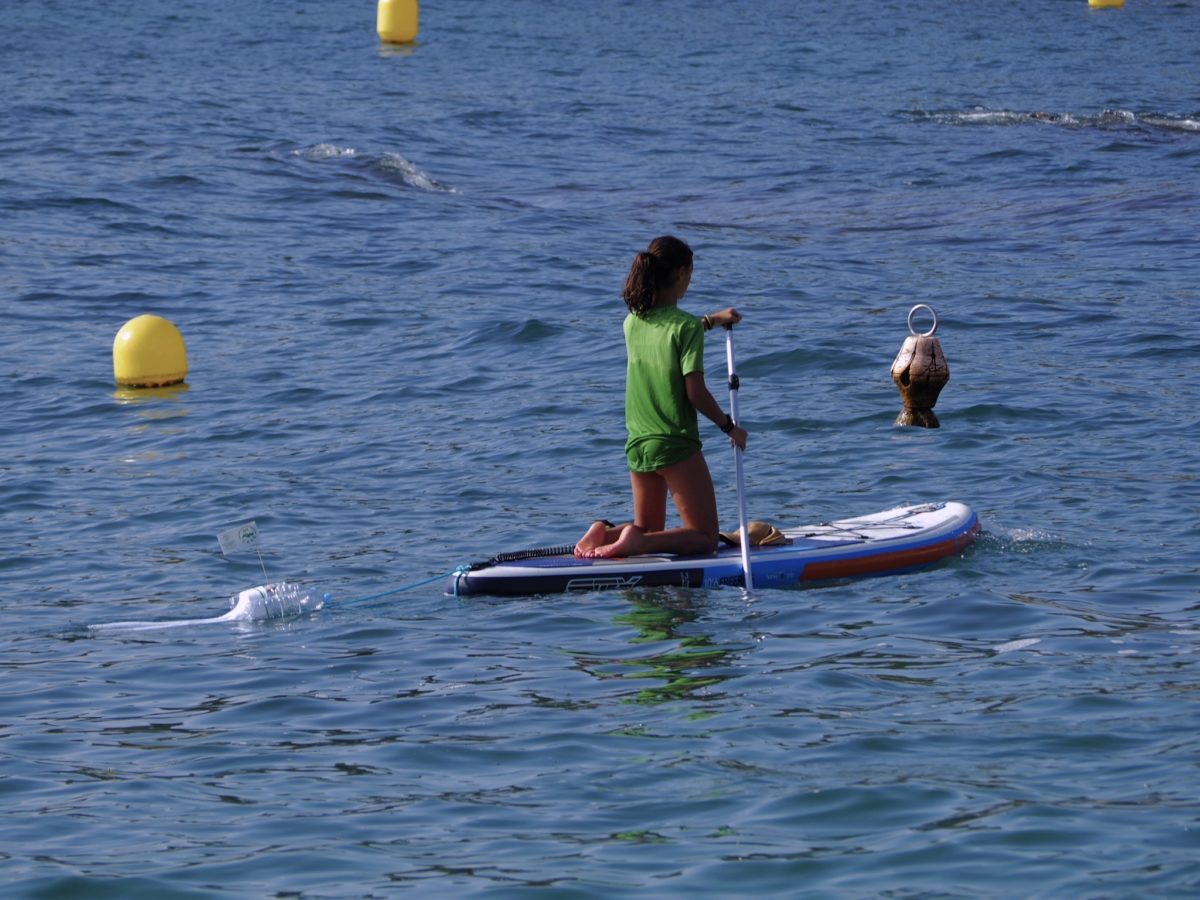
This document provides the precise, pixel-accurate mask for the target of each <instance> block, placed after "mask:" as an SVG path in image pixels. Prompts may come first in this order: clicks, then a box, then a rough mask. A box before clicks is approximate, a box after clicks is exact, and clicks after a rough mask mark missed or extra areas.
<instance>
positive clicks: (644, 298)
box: [621, 235, 692, 318]
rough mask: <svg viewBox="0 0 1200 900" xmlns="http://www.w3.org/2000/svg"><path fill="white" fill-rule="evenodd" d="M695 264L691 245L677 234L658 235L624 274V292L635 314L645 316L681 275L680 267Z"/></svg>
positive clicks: (684, 267)
mask: <svg viewBox="0 0 1200 900" xmlns="http://www.w3.org/2000/svg"><path fill="white" fill-rule="evenodd" d="M691 267H692V248H691V247H689V246H688V245H687V244H685V243H684V242H683V241H681V240H680V239H679V238H677V237H671V236H670V235H665V236H663V237H656V238H655V239H654V240H652V241H651V242H650V246H649V247H647V248H646V249H645V250H643V251H642V252H641V253H639V254H638V255H637V256H635V257H634V258H633V265H632V266H630V267H629V274H628V275H627V276H625V290H624V291H622V292H621V295H622V296H623V297H624V298H625V305H626V306H628V307H629V311H630V312H631V313H633V314H634V315H635V316H641V317H642V318H645V316H646V314H647V313H648V312H650V309H651V308H652V307H653V306H654V297H655V295H656V294H657V293H658V291H659V290H660V289H661V288H664V287H668V286H669V285H670V284H671V282H672V281H674V280H675V279H676V278H678V277H679V271H680V270H681V269H690V268H691Z"/></svg>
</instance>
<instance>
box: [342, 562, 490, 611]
mask: <svg viewBox="0 0 1200 900" xmlns="http://www.w3.org/2000/svg"><path fill="white" fill-rule="evenodd" d="M466 569H467V567H466V566H459V567H458V568H457V569H451V570H450V571H449V572H443V573H442V574H441V575H434V576H433V577H432V578H426V579H424V580H423V581H414V582H413V583H412V584H406V585H403V586H401V587H398V588H392V589H391V590H390V591H380V592H379V593H378V594H368V595H367V596H365V597H355V598H354V599H353V600H339V601H338V606H349V605H350V604H351V603H366V602H367V601H369V600H378V599H379V598H380V597H390V596H391V595H392V594H400V593H403V592H404V591H411V590H412V589H413V588H419V587H424V586H425V585H427V584H433V582H435V581H441V580H443V579H445V578H449V577H450V576H451V575H460V574H462V573H463V572H464V571H466ZM457 585H458V581H457V579H455V587H457Z"/></svg>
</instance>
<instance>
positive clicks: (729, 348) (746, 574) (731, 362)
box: [725, 326, 754, 591]
mask: <svg viewBox="0 0 1200 900" xmlns="http://www.w3.org/2000/svg"><path fill="white" fill-rule="evenodd" d="M725 363H726V367H727V368H728V370H729V418H731V419H733V424H734V425H737V424H738V422H739V421H740V420H739V419H738V387H739V383H738V374H737V360H736V359H735V357H734V353H733V329H732V328H730V327H728V326H727V327H726V328H725ZM733 470H734V473H735V475H736V476H737V494H738V528H739V529H740V530H741V534H742V539H741V541H740V542H739V543H740V544H741V547H742V575H743V578H744V580H745V584H746V590H748V591H752V590H754V576H753V575H752V574H751V572H750V528H749V525H748V517H747V515H746V478H745V475H744V473H743V472H742V448H741V447H739V446H738V445H737V444H734V445H733Z"/></svg>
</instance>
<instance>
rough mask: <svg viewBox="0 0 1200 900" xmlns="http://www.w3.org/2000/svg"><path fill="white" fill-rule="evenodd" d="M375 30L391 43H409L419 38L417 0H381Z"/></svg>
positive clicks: (381, 37)
mask: <svg viewBox="0 0 1200 900" xmlns="http://www.w3.org/2000/svg"><path fill="white" fill-rule="evenodd" d="M375 30H376V31H378V32H379V39H380V40H382V41H386V42H387V43H389V44H408V43H411V42H412V41H415V40H416V39H417V0H379V6H378V7H377V8H376V16H375Z"/></svg>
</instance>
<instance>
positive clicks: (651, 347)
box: [625, 306, 704, 472]
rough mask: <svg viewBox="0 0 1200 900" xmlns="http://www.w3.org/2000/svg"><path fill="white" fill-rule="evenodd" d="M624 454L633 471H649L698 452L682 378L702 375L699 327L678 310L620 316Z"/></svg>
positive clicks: (697, 432)
mask: <svg viewBox="0 0 1200 900" xmlns="http://www.w3.org/2000/svg"><path fill="white" fill-rule="evenodd" d="M625 353H626V356H627V358H628V364H627V369H626V375H625V428H626V430H627V431H628V432H629V438H628V440H627V441H626V442H625V453H626V456H627V457H628V458H629V467H630V468H631V469H632V470H633V471H635V472H653V471H657V470H658V469H661V468H663V467H665V466H669V465H673V464H674V463H677V462H681V461H683V460H685V459H687V458H688V457H689V456H691V455H692V454H693V453H695V452H696V451H697V450H699V449H700V427H699V425H698V424H697V420H696V408H695V407H694V406H692V404H691V401H689V400H688V397H687V388H686V387H685V385H684V380H683V377H684V376H685V375H688V374H690V373H692V372H703V371H704V328H703V326H702V325H701V324H700V320H699V319H697V318H696V317H695V316H693V315H692V314H690V313H686V312H684V311H683V310H682V309H679V307H677V306H662V307H657V308H655V309H652V310H651V311H650V312H649V313H648V314H647V315H646V317H645V318H641V317H640V316H635V315H633V314H632V313H630V314H629V315H628V316H626V317H625Z"/></svg>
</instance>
